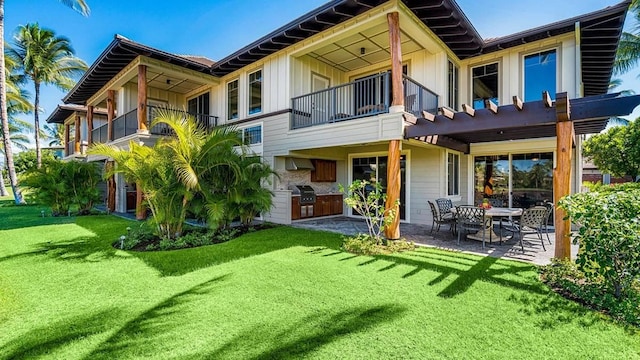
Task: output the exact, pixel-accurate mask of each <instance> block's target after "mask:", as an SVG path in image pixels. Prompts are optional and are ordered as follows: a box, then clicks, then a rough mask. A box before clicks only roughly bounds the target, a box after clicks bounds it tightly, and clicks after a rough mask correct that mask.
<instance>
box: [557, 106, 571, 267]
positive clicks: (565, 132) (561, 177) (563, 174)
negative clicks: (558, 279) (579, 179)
mask: <svg viewBox="0 0 640 360" xmlns="http://www.w3.org/2000/svg"><path fill="white" fill-rule="evenodd" d="M556 117H557V122H556V146H557V147H556V168H555V169H553V202H554V204H555V205H556V211H555V217H554V225H555V230H556V249H555V254H554V256H555V257H556V258H558V259H570V258H571V237H570V234H571V222H570V221H569V220H564V217H565V216H566V214H565V212H564V211H563V210H561V209H560V208H558V207H557V204H558V201H560V199H561V198H562V197H564V196H566V195H569V194H570V192H571V153H572V151H573V136H574V130H573V121H571V119H570V105H569V100H568V98H567V93H560V94H557V95H556Z"/></svg>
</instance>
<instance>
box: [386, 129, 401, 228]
mask: <svg viewBox="0 0 640 360" xmlns="http://www.w3.org/2000/svg"><path fill="white" fill-rule="evenodd" d="M400 143H401V141H400V140H391V141H389V153H388V162H387V202H386V203H385V214H386V215H388V214H389V213H393V214H394V215H395V216H394V217H393V221H392V222H391V223H390V224H389V225H388V226H387V227H386V228H385V229H384V235H385V237H386V238H387V239H390V240H396V239H399V238H400V207H399V206H398V201H399V200H400V186H401V185H400Z"/></svg>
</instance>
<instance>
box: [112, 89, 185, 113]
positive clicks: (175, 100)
mask: <svg viewBox="0 0 640 360" xmlns="http://www.w3.org/2000/svg"><path fill="white" fill-rule="evenodd" d="M147 100H149V101H154V100H155V101H161V102H166V103H167V105H168V106H170V107H172V108H175V109H179V110H182V109H185V108H186V102H185V97H184V95H182V94H178V93H175V92H171V91H166V90H161V89H157V88H151V87H150V88H148V89H147ZM137 108H138V86H137V84H133V83H127V84H125V85H124V86H123V87H122V88H121V89H120V90H118V93H117V100H116V110H117V114H118V115H117V116H120V115H123V114H126V113H128V112H129V111H131V110H134V109H137Z"/></svg>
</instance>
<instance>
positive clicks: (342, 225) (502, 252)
mask: <svg viewBox="0 0 640 360" xmlns="http://www.w3.org/2000/svg"><path fill="white" fill-rule="evenodd" d="M291 226H294V227H298V228H304V229H312V230H322V231H330V232H337V233H341V234H345V235H355V234H357V233H366V232H367V226H366V224H365V223H364V220H361V219H356V218H350V217H346V216H339V217H327V218H318V219H311V220H301V221H296V222H294V223H293V224H292V225H291ZM495 230H496V231H497V226H496V228H495ZM400 234H401V236H402V237H404V238H405V239H407V240H409V241H413V242H415V243H416V244H417V245H420V246H429V247H435V248H439V249H445V250H451V251H461V252H465V253H471V254H477V255H483V256H491V257H495V258H503V259H509V260H518V261H524V262H529V263H533V264H536V265H546V264H549V263H550V262H551V258H553V256H554V249H555V233H551V232H550V233H549V238H550V239H551V245H549V243H548V242H547V238H546V235H544V234H543V239H544V241H545V247H546V251H545V250H543V249H542V245H541V244H540V241H539V240H538V239H537V237H536V236H535V235H527V236H525V238H524V250H525V251H524V253H523V252H522V249H521V247H520V241H519V240H518V239H517V238H516V239H509V240H508V241H503V243H502V245H499V240H498V239H494V242H493V244H491V245H490V244H489V242H488V241H487V244H486V246H485V248H484V249H483V248H482V242H480V241H476V240H471V239H462V240H461V241H460V245H458V238H457V236H454V235H452V234H451V232H450V231H449V228H448V227H447V226H446V225H443V226H442V227H441V228H440V231H439V232H436V231H434V232H433V233H431V226H430V225H419V224H408V223H401V224H400ZM577 253H578V245H573V244H572V245H571V254H572V257H573V258H575V255H576V254H577Z"/></svg>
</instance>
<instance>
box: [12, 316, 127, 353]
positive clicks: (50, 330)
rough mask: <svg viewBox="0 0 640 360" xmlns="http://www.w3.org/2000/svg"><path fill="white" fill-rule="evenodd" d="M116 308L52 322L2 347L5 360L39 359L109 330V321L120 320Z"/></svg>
mask: <svg viewBox="0 0 640 360" xmlns="http://www.w3.org/2000/svg"><path fill="white" fill-rule="evenodd" d="M117 316H118V311H117V309H115V308H112V309H106V310H103V311H100V312H97V313H95V314H90V315H78V316H75V317H71V318H66V319H63V320H59V321H56V322H54V323H50V324H48V325H46V326H43V327H40V328H36V329H33V330H30V331H28V332H27V333H25V334H21V335H20V336H19V337H16V338H14V339H13V340H11V341H9V342H8V343H6V344H0V358H1V359H20V358H35V357H39V356H44V355H48V354H51V353H52V352H54V351H56V350H59V349H62V348H63V347H65V346H67V345H69V344H71V343H74V342H76V341H79V340H82V339H85V338H87V337H89V336H92V335H96V334H100V333H102V332H105V331H108V330H109V325H108V320H109V319H114V318H117Z"/></svg>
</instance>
